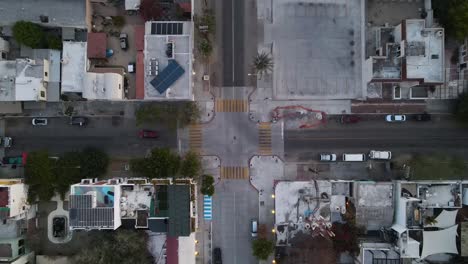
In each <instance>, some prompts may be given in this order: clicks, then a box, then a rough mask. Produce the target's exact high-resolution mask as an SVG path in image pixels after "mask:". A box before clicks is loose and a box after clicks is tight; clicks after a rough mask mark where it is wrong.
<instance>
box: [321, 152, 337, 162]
mask: <svg viewBox="0 0 468 264" xmlns="http://www.w3.org/2000/svg"><path fill="white" fill-rule="evenodd" d="M320 161H336V154H333V153H321V154H320Z"/></svg>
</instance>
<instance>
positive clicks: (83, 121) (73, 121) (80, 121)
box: [70, 116, 88, 126]
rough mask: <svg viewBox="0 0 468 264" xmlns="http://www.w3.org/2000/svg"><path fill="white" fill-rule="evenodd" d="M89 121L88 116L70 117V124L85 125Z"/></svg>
mask: <svg viewBox="0 0 468 264" xmlns="http://www.w3.org/2000/svg"><path fill="white" fill-rule="evenodd" d="M87 123H88V118H86V117H79V116H76V117H72V118H71V119H70V125H74V126H85V125H86V124H87Z"/></svg>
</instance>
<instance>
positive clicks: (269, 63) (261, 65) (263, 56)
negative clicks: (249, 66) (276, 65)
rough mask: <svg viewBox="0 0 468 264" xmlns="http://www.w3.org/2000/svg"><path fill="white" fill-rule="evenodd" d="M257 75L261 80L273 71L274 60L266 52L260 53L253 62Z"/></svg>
mask: <svg viewBox="0 0 468 264" xmlns="http://www.w3.org/2000/svg"><path fill="white" fill-rule="evenodd" d="M253 66H254V70H255V73H256V74H257V75H258V76H259V78H261V77H262V76H263V75H264V74H268V73H270V72H271V71H272V70H273V59H272V58H271V56H270V54H268V53H266V52H262V53H258V54H257V55H256V56H255V58H254V62H253Z"/></svg>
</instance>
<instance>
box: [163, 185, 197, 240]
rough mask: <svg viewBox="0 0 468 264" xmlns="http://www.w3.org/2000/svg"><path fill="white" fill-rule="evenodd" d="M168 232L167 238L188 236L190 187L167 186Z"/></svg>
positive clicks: (189, 231) (189, 229) (189, 230)
mask: <svg viewBox="0 0 468 264" xmlns="http://www.w3.org/2000/svg"><path fill="white" fill-rule="evenodd" d="M167 191H168V196H167V199H168V205H169V232H168V236H172V237H179V236H189V235H190V233H191V226H190V224H191V223H190V220H191V218H190V185H169V186H167Z"/></svg>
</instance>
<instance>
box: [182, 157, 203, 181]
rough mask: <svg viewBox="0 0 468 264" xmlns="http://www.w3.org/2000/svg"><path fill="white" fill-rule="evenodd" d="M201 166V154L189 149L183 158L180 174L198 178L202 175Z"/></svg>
mask: <svg viewBox="0 0 468 264" xmlns="http://www.w3.org/2000/svg"><path fill="white" fill-rule="evenodd" d="M201 167H202V165H201V160H200V156H199V155H198V154H197V153H196V152H193V151H189V152H187V153H186V154H185V156H184V159H183V160H182V164H181V166H180V174H181V175H182V176H184V177H188V178H196V177H198V176H199V175H200V172H201Z"/></svg>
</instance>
